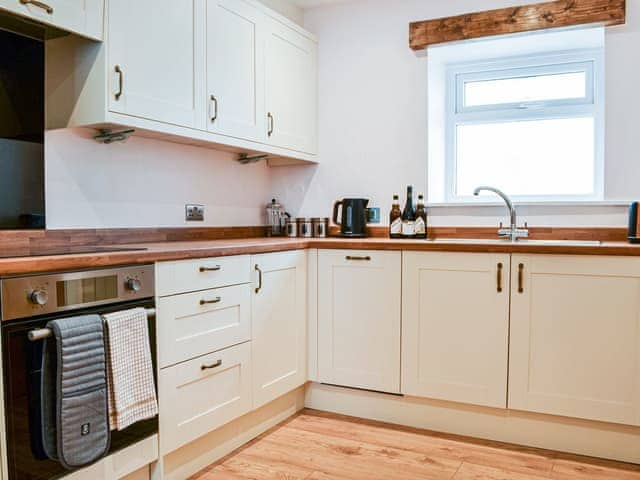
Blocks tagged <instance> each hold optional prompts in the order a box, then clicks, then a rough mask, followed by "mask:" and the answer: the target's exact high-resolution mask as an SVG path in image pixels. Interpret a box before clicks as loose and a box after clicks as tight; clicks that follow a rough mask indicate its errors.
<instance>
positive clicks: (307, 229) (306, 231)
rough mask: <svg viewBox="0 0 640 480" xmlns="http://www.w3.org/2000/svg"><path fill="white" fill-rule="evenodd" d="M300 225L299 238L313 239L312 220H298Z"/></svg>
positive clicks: (304, 218)
mask: <svg viewBox="0 0 640 480" xmlns="http://www.w3.org/2000/svg"><path fill="white" fill-rule="evenodd" d="M296 223H297V224H298V236H299V237H303V238H310V237H313V222H312V221H311V219H310V218H306V217H300V218H296Z"/></svg>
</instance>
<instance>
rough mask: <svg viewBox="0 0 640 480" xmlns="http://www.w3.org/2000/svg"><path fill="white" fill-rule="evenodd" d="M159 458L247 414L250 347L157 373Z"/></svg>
mask: <svg viewBox="0 0 640 480" xmlns="http://www.w3.org/2000/svg"><path fill="white" fill-rule="evenodd" d="M158 386H159V388H158V398H159V403H160V415H159V417H158V418H159V419H160V453H161V455H164V454H167V453H169V452H172V451H173V450H175V449H177V448H179V447H181V446H183V445H185V444H187V443H189V442H191V441H193V440H195V439H196V438H198V437H200V436H202V435H205V434H207V433H209V432H211V431H213V430H215V429H216V428H218V427H220V426H222V425H224V424H225V423H228V422H230V421H231V420H234V419H235V418H238V417H240V416H241V415H244V414H245V413H247V412H249V411H250V410H251V350H250V346H249V342H247V343H243V344H241V345H236V346H235V347H231V348H227V349H226V350H221V351H219V352H217V353H212V354H210V355H205V356H202V357H198V358H194V359H193V360H189V361H188V362H183V363H179V364H178V365H174V366H172V367H169V368H164V369H162V370H160V373H159V375H158Z"/></svg>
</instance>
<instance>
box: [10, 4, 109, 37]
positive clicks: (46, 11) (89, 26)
mask: <svg viewBox="0 0 640 480" xmlns="http://www.w3.org/2000/svg"><path fill="white" fill-rule="evenodd" d="M0 8H6V9H8V10H10V11H12V12H14V13H17V14H18V15H22V16H25V17H31V18H34V19H36V20H38V21H40V22H43V23H46V24H48V25H54V26H56V27H58V28H61V29H63V30H67V31H70V32H74V33H77V34H79V35H83V36H85V37H89V38H93V39H96V40H102V37H103V34H102V25H103V21H104V0H41V2H40V3H39V4H35V3H32V4H26V5H24V4H22V3H20V0H0Z"/></svg>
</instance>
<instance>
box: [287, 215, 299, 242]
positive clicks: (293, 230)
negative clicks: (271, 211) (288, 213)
mask: <svg viewBox="0 0 640 480" xmlns="http://www.w3.org/2000/svg"><path fill="white" fill-rule="evenodd" d="M284 231H285V235H286V236H287V237H290V238H295V237H297V236H298V223H297V222H296V221H295V220H294V219H293V218H287V219H286V220H285V222H284Z"/></svg>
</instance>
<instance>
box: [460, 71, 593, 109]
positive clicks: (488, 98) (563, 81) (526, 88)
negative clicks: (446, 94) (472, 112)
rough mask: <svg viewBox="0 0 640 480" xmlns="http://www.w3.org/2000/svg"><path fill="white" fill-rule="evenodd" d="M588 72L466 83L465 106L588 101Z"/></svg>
mask: <svg viewBox="0 0 640 480" xmlns="http://www.w3.org/2000/svg"><path fill="white" fill-rule="evenodd" d="M586 75H587V74H586V72H574V73H557V74H546V75H532V76H527V77H515V78H502V79H495V80H481V81H471V82H465V84H464V106H465V107H478V106H481V105H500V104H506V103H525V102H542V101H548V100H561V99H575V98H585V97H586V95H587V92H586Z"/></svg>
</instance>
